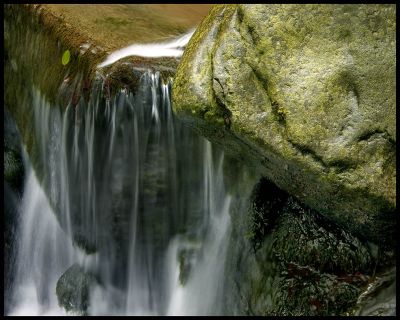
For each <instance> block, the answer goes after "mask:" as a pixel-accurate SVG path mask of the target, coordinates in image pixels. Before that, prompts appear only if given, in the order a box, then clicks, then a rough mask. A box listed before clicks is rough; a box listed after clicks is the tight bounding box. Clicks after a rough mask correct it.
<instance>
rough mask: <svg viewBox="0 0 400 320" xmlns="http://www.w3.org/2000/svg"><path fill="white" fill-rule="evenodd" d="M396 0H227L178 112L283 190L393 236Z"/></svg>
mask: <svg viewBox="0 0 400 320" xmlns="http://www.w3.org/2000/svg"><path fill="white" fill-rule="evenodd" d="M395 9H396V8H395V5H362V4H361V5H359V4H357V5H356V4H351V5H319V4H310V5H294V4H272V5H271V4H268V5H262V4H258V5H218V6H215V7H214V8H213V9H212V10H211V12H210V14H209V15H208V16H207V17H206V18H205V19H204V20H203V22H202V24H201V25H200V26H199V28H198V29H197V30H196V32H195V34H194V36H193V37H192V39H191V40H190V42H189V45H188V47H187V48H186V50H185V53H184V55H183V57H182V60H181V63H180V65H179V67H178V70H177V74H176V77H175V81H174V86H173V97H172V98H173V106H174V109H175V111H176V113H177V114H178V115H180V117H181V118H182V119H184V120H186V122H187V123H188V124H189V125H191V126H193V127H195V128H197V129H198V130H199V131H201V133H202V134H203V135H205V136H207V137H208V138H209V139H210V140H212V141H214V142H216V143H219V144H221V145H224V146H225V150H226V151H227V152H230V153H231V154H235V155H236V157H237V158H240V159H243V160H244V161H246V162H247V164H248V165H252V166H254V167H259V170H260V171H261V173H262V174H263V175H265V176H267V177H268V178H269V179H271V180H272V181H273V182H274V183H276V184H277V185H278V186H279V187H280V188H282V189H284V190H286V191H288V192H289V193H291V194H293V195H295V196H296V197H297V198H298V199H300V200H301V201H303V202H304V203H306V204H308V205H309V206H311V207H312V208H314V209H317V210H318V211H320V212H321V213H323V214H325V215H328V216H330V217H331V218H333V219H334V220H336V221H337V222H340V223H341V224H342V225H346V226H348V227H350V228H351V230H352V231H354V232H356V233H358V234H359V235H363V236H365V237H367V238H369V239H372V240H373V241H376V242H387V243H391V242H393V239H394V229H395V228H394V226H395V215H394V212H395V207H396V204H395V203H396V191H395V190H396V188H395V184H396V183H395V180H396V169H395V162H396V147H395V143H396V121H395V118H396V117H395V115H396V103H395V84H396V81H395V66H396V59H395V45H396V30H395V29H396V28H395V26H396V24H395V18H396V10H395Z"/></svg>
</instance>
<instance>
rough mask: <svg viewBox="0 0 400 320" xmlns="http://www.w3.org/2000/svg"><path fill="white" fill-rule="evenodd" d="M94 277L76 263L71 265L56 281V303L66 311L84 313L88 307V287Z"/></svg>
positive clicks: (93, 282)
mask: <svg viewBox="0 0 400 320" xmlns="http://www.w3.org/2000/svg"><path fill="white" fill-rule="evenodd" d="M95 283H96V278H95V277H94V276H93V275H92V274H89V273H87V272H85V271H84V269H83V268H82V267H80V266H79V265H77V264H74V265H73V266H71V267H70V268H69V269H68V270H67V271H65V272H64V274H63V275H62V276H61V277H60V279H59V280H58V281H57V287H56V294H57V299H58V304H59V305H60V306H61V307H63V308H64V309H65V310H66V311H67V312H73V313H77V314H80V315H86V314H87V310H88V307H89V302H90V300H89V292H90V287H91V286H92V285H94V284H95Z"/></svg>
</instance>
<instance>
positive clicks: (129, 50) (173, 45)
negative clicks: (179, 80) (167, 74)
mask: <svg viewBox="0 0 400 320" xmlns="http://www.w3.org/2000/svg"><path fill="white" fill-rule="evenodd" d="M193 33H194V30H191V31H189V32H188V33H186V34H184V35H182V36H180V37H177V38H176V39H172V40H169V41H165V42H160V43H146V44H134V45H130V46H128V47H125V48H122V49H119V50H117V51H114V52H113V53H111V54H110V55H109V56H108V57H107V59H106V60H104V61H103V62H102V63H100V64H99V65H98V68H102V67H106V66H108V65H110V64H113V63H114V62H116V61H118V60H120V59H122V58H125V57H130V56H140V57H150V58H157V57H175V58H178V57H181V56H182V54H183V50H184V48H185V46H186V45H187V43H188V42H189V40H190V38H191V37H192V35H193Z"/></svg>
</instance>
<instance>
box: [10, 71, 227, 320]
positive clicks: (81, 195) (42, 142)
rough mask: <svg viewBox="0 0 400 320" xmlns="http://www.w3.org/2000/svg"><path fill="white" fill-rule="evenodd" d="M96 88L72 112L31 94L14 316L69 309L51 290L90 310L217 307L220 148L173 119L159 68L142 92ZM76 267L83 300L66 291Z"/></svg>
mask: <svg viewBox="0 0 400 320" xmlns="http://www.w3.org/2000/svg"><path fill="white" fill-rule="evenodd" d="M101 85H102V84H97V85H96V86H94V88H93V91H92V95H91V98H90V100H89V101H88V102H85V100H84V99H83V98H82V99H81V100H80V101H79V103H78V104H77V105H76V106H74V105H72V104H70V105H69V106H68V107H67V108H66V110H65V111H62V108H60V107H57V106H51V105H49V104H48V103H47V102H46V99H45V98H44V97H43V96H41V94H40V92H39V91H37V90H36V89H34V90H33V97H34V101H33V108H34V116H35V117H34V118H35V128H36V137H37V139H38V152H37V153H38V156H37V158H36V159H35V161H36V164H37V166H36V167H37V168H38V172H39V173H37V175H36V174H35V172H34V171H33V170H31V171H30V174H29V178H28V179H27V182H26V185H25V191H24V198H23V210H22V214H21V222H20V228H19V234H20V235H19V246H18V257H17V263H16V264H17V270H16V273H17V274H16V284H15V290H14V296H13V304H12V307H11V312H10V314H12V315H21V314H27V315H32V314H46V315H47V314H49V315H50V314H65V311H64V310H63V309H62V308H61V307H60V306H59V305H58V301H57V296H56V288H57V294H59V299H60V295H61V297H62V298H61V299H67V300H66V301H67V302H68V303H70V304H71V305H79V306H80V307H82V306H83V307H82V309H85V310H82V312H83V313H87V314H89V315H166V314H168V315H175V314H177V315H181V314H204V315H207V314H221V312H222V308H221V305H222V300H219V299H221V298H222V290H223V281H224V272H223V270H224V259H225V254H226V250H227V241H226V237H227V235H228V233H229V228H230V216H229V206H230V202H231V199H230V196H229V195H227V193H226V192H225V189H224V181H223V174H222V167H223V158H224V157H223V154H222V152H221V151H219V150H215V148H214V147H212V146H211V144H210V143H209V142H208V141H206V140H205V139H204V138H201V137H199V136H198V135H197V134H195V133H194V132H192V131H191V130H189V129H188V128H186V127H184V126H182V125H181V124H180V123H179V122H177V121H176V120H175V119H174V117H173V114H172V111H171V105H170V96H169V93H170V83H167V84H165V83H163V82H162V81H161V79H160V76H159V74H158V73H151V72H148V73H146V74H144V75H143V76H142V78H141V81H140V85H139V88H138V90H137V92H136V93H135V95H133V94H132V93H127V92H125V91H121V92H119V93H118V94H116V95H115V97H114V98H112V99H109V98H108V97H104V95H103V92H104V91H103V90H102V87H101ZM36 176H38V177H39V180H40V182H41V183H39V182H38V179H37V178H36ZM41 186H43V188H44V190H47V191H48V192H44V191H43V190H42V187H41ZM74 266H79V270H83V271H82V272H83V273H84V274H85V275H87V276H88V277H89V275H90V279H92V280H91V282H90V285H88V288H87V290H88V297H86V296H85V295H80V296H79V294H78V298H76V297H75V298H74V299H75V300H74V299H73V298H71V294H70V291H71V288H69V287H68V279H67V276H68V273H71V274H72V276H71V277H72V279H77V277H78V275H77V274H74V273H73V272H75V270H77V269H76V268H75V267H74ZM67 270H68V271H67ZM66 271H67V272H66ZM63 273H64V275H63ZM62 275H63V279H64V277H65V279H67V281H66V282H65V283H64V282H63V281H64V280H63V281H60V280H58V279H59V278H60V277H61V276H62ZM88 279H89V278H88ZM93 279H95V280H93ZM57 281H58V283H57ZM71 281H73V280H71ZM69 285H70V286H71V284H69ZM68 290H70V291H68ZM84 290H86V289H85V288H76V287H72V292H85V291H84ZM68 299H69V300H74V301H69V300H68ZM84 299H87V300H88V301H82V300H84ZM76 300H80V301H76ZM64 307H65V306H64ZM71 311H72V312H73V311H74V308H73V307H71ZM78 313H79V312H78Z"/></svg>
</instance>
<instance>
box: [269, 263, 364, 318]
mask: <svg viewBox="0 0 400 320" xmlns="http://www.w3.org/2000/svg"><path fill="white" fill-rule="evenodd" d="M359 293H360V289H359V288H358V287H357V286H355V285H354V284H352V283H349V282H347V281H343V280H342V279H340V278H339V277H337V276H335V275H331V274H321V273H320V272H318V271H316V270H314V269H312V268H309V267H301V266H299V265H296V264H290V268H289V269H288V272H287V273H286V275H285V277H284V278H283V279H282V280H281V281H280V282H279V284H278V291H277V293H276V295H275V301H274V302H275V303H274V307H273V308H272V310H268V311H267V313H268V314H271V315H279V316H316V315H319V316H324V315H330V316H332V315H340V314H342V313H343V312H345V311H346V310H348V309H349V308H350V307H352V306H353V305H354V304H355V303H356V302H357V297H358V295H359Z"/></svg>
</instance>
